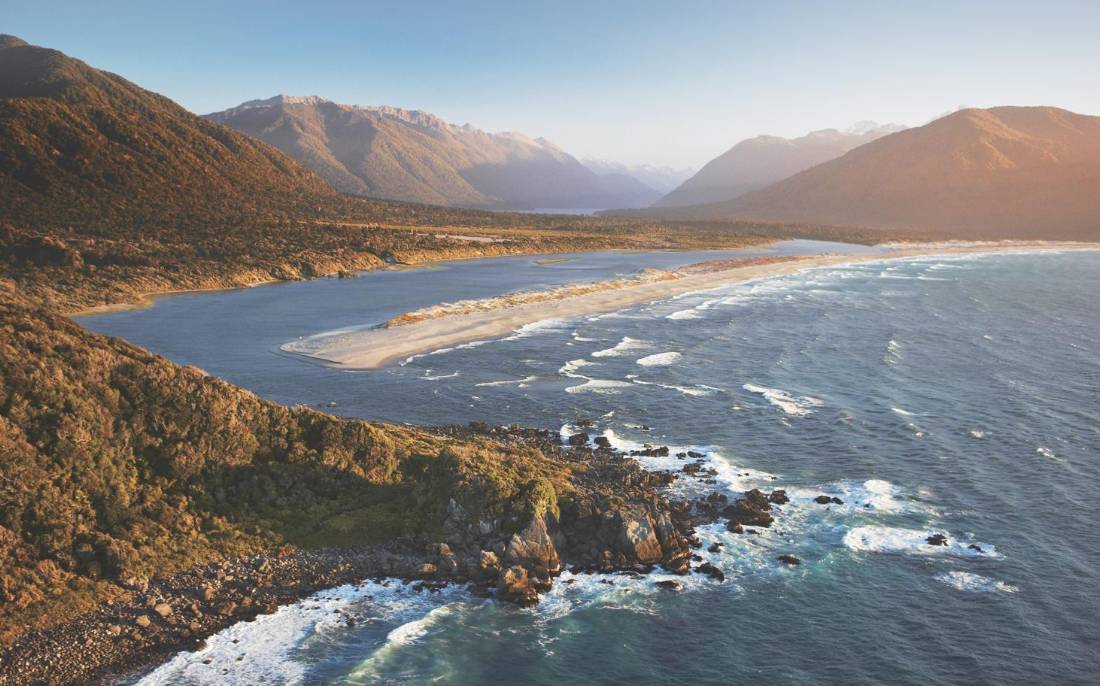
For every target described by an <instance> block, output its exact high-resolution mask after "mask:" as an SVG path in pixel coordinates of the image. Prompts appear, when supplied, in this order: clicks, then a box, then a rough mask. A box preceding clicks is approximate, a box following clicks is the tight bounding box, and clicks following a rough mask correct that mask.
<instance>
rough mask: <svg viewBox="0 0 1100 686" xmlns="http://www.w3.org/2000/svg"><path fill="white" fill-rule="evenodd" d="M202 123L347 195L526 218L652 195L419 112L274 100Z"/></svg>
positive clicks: (521, 140)
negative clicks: (266, 147) (253, 142)
mask: <svg viewBox="0 0 1100 686" xmlns="http://www.w3.org/2000/svg"><path fill="white" fill-rule="evenodd" d="M205 116H206V117H207V118H208V119H210V120H212V121H216V122H218V123H222V124H225V125H227V126H230V127H233V128H235V129H237V130H239V131H242V132H244V133H247V134H249V135H252V136H255V137H257V138H259V139H261V140H264V141H265V142H268V143H270V144H272V145H274V146H275V147H277V148H279V149H280V150H282V151H283V152H284V153H286V154H287V155H289V156H291V157H293V158H295V159H297V160H299V161H301V162H302V163H304V164H306V165H307V166H310V167H312V168H313V169H315V170H316V171H317V172H318V173H319V174H320V175H321V176H322V177H323V178H325V179H326V180H327V181H328V182H329V183H330V184H331V185H332V186H333V187H334V188H336V189H337V190H339V191H341V192H345V193H351V194H355V195H365V196H370V197H378V198H386V199H392V200H402V201H412V202H425V203H431V204H439V205H453V206H467V207H481V208H487V209H526V210H530V209H537V208H548V209H553V208H575V207H596V208H605V207H639V206H644V205H646V204H648V203H649V202H651V201H652V199H653V198H654V197H655V196H656V195H657V193H656V191H653V190H652V189H650V188H649V187H647V186H645V185H644V184H642V183H641V182H639V181H637V180H633V181H627V180H626V179H623V178H621V177H614V178H610V179H609V178H606V176H603V175H599V174H596V173H594V172H593V171H591V170H590V169H588V168H587V167H585V166H584V165H583V164H581V163H580V162H579V161H578V160H577V159H576V158H575V157H573V156H572V155H569V154H568V153H566V152H565V151H564V150H562V149H561V148H560V147H558V146H557V145H555V144H553V143H551V142H550V141H548V140H546V139H545V138H541V137H540V138H532V137H530V136H528V135H526V134H523V133H518V132H514V131H510V132H501V133H489V132H487V131H483V130H481V129H478V128H476V127H474V126H472V125H470V124H465V125H457V124H452V123H450V122H447V121H446V120H444V119H442V118H441V117H438V116H436V115H434V114H431V113H429V112H425V111H423V110H408V109H403V108H399V107H392V106H386V105H347V104H341V103H336V102H334V101H332V100H328V99H326V98H321V97H319V96H288V95H276V96H274V97H272V98H267V99H261V100H250V101H247V102H245V103H242V104H241V105H238V106H237V107H233V108H230V109H228V110H223V111H221V112H214V113H211V114H208V115H205Z"/></svg>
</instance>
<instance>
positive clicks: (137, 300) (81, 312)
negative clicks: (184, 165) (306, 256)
mask: <svg viewBox="0 0 1100 686" xmlns="http://www.w3.org/2000/svg"><path fill="white" fill-rule="evenodd" d="M785 240H799V239H785V238H775V239H771V238H769V239H767V240H764V241H761V242H759V243H747V244H745V245H743V246H739V247H730V248H723V247H711V248H698V247H683V248H668V247H664V248H644V247H642V248H629V247H617V248H593V249H591V250H580V251H578V250H567V251H562V252H530V253H527V252H516V253H503V254H500V255H480V254H479V255H467V256H462V257H445V256H443V257H439V258H437V259H429V260H425V261H423V262H397V263H392V264H385V265H380V266H374V267H367V268H363V269H350V270H339V271H334V272H330V273H325V274H320V275H317V276H312V277H303V278H265V279H259V280H255V281H245V282H242V283H227V284H225V285H217V286H197V287H195V288H170V289H166V290H156V291H146V292H142V293H137V294H135V295H134V297H133V298H132V299H130V300H126V301H124V302H113V303H102V304H99V305H92V306H90V307H83V308H80V309H75V310H63V311H62V314H63V315H64V316H66V317H70V318H79V317H95V316H97V315H105V314H117V313H119V312H132V311H138V310H145V309H149V308H150V307H153V306H154V305H156V304H157V300H160V299H161V298H170V297H172V296H176V295H190V294H196V293H218V292H222V291H239V290H245V289H248V288H258V287H260V286H272V285H277V284H282V283H297V282H300V281H316V280H318V279H336V278H352V279H355V278H358V277H359V276H361V275H362V274H366V273H369V272H376V271H395V272H408V271H418V270H421V269H426V270H428V269H444V268H445V267H444V266H443V265H445V264H447V263H450V262H469V261H473V260H486V259H500V258H506V257H530V258H532V259H535V260H536V261H537V262H539V264H540V266H550V265H553V264H558V263H561V262H568V261H570V260H572V259H574V257H573V256H574V255H582V254H585V253H635V252H639V253H647V252H698V251H725V252H735V251H739V250H746V249H751V248H756V247H760V248H765V247H767V246H772V245H775V244H776V243H782V242H783V241H785ZM340 271H348V272H350V273H351V274H352V276H350V277H342V276H339V274H340Z"/></svg>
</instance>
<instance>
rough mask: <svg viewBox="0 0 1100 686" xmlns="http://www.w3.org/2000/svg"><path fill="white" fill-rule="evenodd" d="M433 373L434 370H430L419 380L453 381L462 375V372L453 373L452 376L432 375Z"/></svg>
mask: <svg viewBox="0 0 1100 686" xmlns="http://www.w3.org/2000/svg"><path fill="white" fill-rule="evenodd" d="M431 371H432V370H430V369H429V370H427V372H425V374H424V376H421V377H417V378H419V379H420V380H421V381H439V380H440V379H453V378H455V377H456V376H458V375H459V374H461V372H453V373H451V374H432V373H431Z"/></svg>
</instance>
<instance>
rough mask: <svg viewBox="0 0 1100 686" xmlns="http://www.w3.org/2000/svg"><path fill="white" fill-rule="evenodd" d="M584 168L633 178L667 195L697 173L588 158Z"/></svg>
mask: <svg viewBox="0 0 1100 686" xmlns="http://www.w3.org/2000/svg"><path fill="white" fill-rule="evenodd" d="M582 161H583V162H584V166H586V167H588V168H589V169H591V170H592V171H594V172H596V173H597V174H599V175H600V176H606V175H608V174H622V175H624V176H631V177H633V178H635V179H637V180H639V181H641V182H642V183H644V184H645V185H647V186H649V187H650V188H652V189H653V190H655V191H657V192H658V193H660V194H662V195H663V194H666V193H668V192H670V191H671V190H672V189H674V188H676V187H677V186H679V185H680V184H681V183H683V182H684V181H687V180H688V179H689V178H691V175H692V174H694V173H695V171H694V170H693V169H690V168H686V167H685V168H676V167H669V166H658V165H654V164H623V163H621V162H613V161H611V160H603V159H598V158H595V157H586V158H584V160H582Z"/></svg>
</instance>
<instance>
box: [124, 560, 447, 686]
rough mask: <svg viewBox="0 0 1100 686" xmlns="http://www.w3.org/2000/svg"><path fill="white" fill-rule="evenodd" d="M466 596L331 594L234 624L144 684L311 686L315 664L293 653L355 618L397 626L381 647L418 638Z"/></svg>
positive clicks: (375, 584)
mask: <svg viewBox="0 0 1100 686" xmlns="http://www.w3.org/2000/svg"><path fill="white" fill-rule="evenodd" d="M465 598H468V594H467V593H466V592H465V590H464V589H462V588H460V587H455V586H449V587H447V588H444V589H442V591H441V592H439V593H415V592H413V591H412V590H411V586H409V585H406V584H402V583H401V582H398V581H393V580H385V581H381V582H379V581H372V582H367V583H364V584H360V585H350V584H349V585H345V586H340V587H337V588H332V589H329V590H326V591H321V592H319V593H316V594H314V595H312V596H310V597H309V598H306V599H305V600H302V601H300V602H297V603H294V604H292V605H286V606H284V607H281V608H279V609H278V610H277V611H275V612H274V613H272V614H269V615H260V616H258V617H256V619H254V620H252V621H250V622H239V623H237V624H233V625H232V626H229V627H227V628H225V629H223V630H222V631H220V632H218V633H216V634H214V635H213V636H211V637H210V638H208V639H207V640H206V642H205V645H204V647H203V648H202V649H200V650H196V651H184V652H180V653H178V654H177V655H176V656H175V657H173V658H172V659H171V660H169V661H168V662H166V663H164V664H163V665H161V666H160V667H158V668H157V669H155V670H154V671H152V672H151V673H149V674H147V675H146V676H145V677H143V678H142V679H141V680H140V681H138V682H137V684H138V686H168V685H170V684H181V683H186V684H194V685H196V686H206V685H209V686H238V685H240V686H245V685H251V684H258V683H269V684H288V685H294V684H303V683H306V682H307V668H308V664H307V663H305V662H302V661H301V660H298V659H295V658H294V653H295V652H297V651H298V650H300V649H302V648H305V647H307V646H308V645H309V644H311V643H312V642H314V641H326V640H328V638H329V637H331V636H336V635H339V634H341V633H343V632H347V631H351V630H352V629H351V628H349V624H351V622H349V617H351V618H353V619H354V621H355V623H356V624H358V625H364V624H368V623H369V624H378V625H380V626H382V627H385V626H387V625H389V626H393V625H394V624H396V625H397V626H396V627H395V628H394V629H392V630H391V631H390V634H389V636H387V638H386V639H385V640H384V642H383V643H382V647H385V646H386V645H388V644H389V643H390V637H393V636H394V633H395V632H396V634H397V635H396V636H395V637H394V638H396V639H397V640H409V639H414V638H415V636H414V634H415V633H416V630H415V629H404V627H405V626H407V623H409V622H415V621H416V620H417V619H418V618H421V617H423V616H424V615H425V614H429V615H430V613H431V612H432V611H433V610H435V609H439V606H440V605H443V604H445V603H449V602H454V601H455V600H457V599H465ZM403 629H404V630H403ZM359 640H361V641H362V640H363V638H360V639H359Z"/></svg>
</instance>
